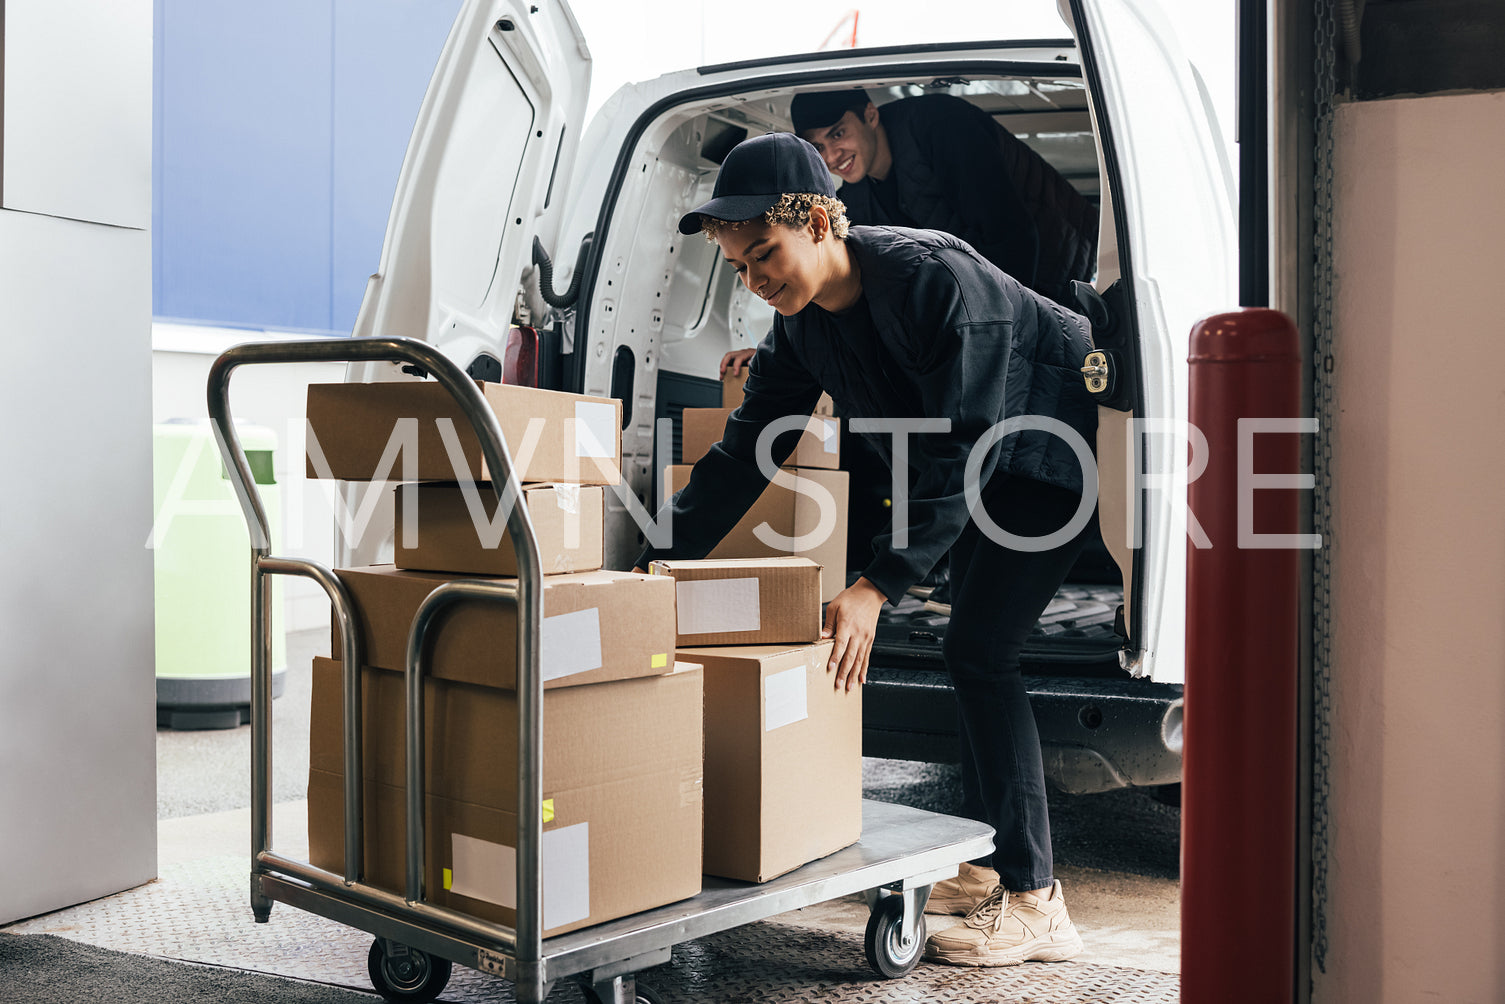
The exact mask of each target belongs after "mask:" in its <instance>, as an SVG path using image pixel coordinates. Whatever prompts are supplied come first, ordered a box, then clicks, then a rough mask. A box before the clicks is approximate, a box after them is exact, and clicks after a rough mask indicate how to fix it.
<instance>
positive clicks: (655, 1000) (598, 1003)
mask: <svg viewBox="0 0 1505 1004" xmlns="http://www.w3.org/2000/svg"><path fill="white" fill-rule="evenodd" d="M633 987H634V991H633V1001H634V1002H635V1004H664V999H663V998H662V997H660V996H659V995H658V991H656V990H654V989H653V988H652V987H650V986H648V985H647V984H646V983H642V982H639V981H634V983H633ZM582 989H584V991H585V999H586V1001H587V1002H589V1004H613V1002H612V1001H610V1000H609V999H608V998H605V997H602V996H601V995H600V994H598V993H597V992H596V991H595V988H593V987H591V986H584V987H582Z"/></svg>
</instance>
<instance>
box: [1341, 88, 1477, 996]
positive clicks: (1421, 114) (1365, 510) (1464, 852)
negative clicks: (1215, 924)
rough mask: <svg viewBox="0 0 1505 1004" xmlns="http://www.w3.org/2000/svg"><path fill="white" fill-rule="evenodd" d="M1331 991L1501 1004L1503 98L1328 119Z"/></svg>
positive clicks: (1385, 106)
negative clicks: (1332, 139)
mask: <svg viewBox="0 0 1505 1004" xmlns="http://www.w3.org/2000/svg"><path fill="white" fill-rule="evenodd" d="M1335 156H1336V177H1337V179H1338V180H1337V182H1336V187H1335V200H1334V202H1335V206H1336V211H1335V215H1334V229H1335V235H1336V246H1335V249H1334V268H1335V272H1336V279H1337V298H1336V302H1335V307H1334V317H1335V325H1334V328H1335V338H1334V355H1335V362H1336V368H1335V371H1334V372H1335V380H1336V388H1335V389H1336V400H1337V406H1338V414H1337V416H1336V419H1335V422H1334V428H1333V430H1332V431H1333V444H1334V456H1335V460H1334V463H1335V476H1336V490H1335V495H1334V518H1335V526H1336V532H1335V533H1334V534H1333V536H1332V540H1331V544H1332V547H1333V596H1334V631H1335V636H1334V677H1333V699H1334V708H1335V711H1334V720H1333V748H1332V758H1333V759H1332V762H1333V794H1332V802H1331V806H1332V810H1333V828H1332V842H1331V856H1330V900H1329V908H1328V914H1327V925H1328V934H1329V938H1330V950H1329V955H1328V959H1327V972H1326V974H1325V975H1324V974H1322V973H1320V972H1319V973H1316V974H1315V975H1316V986H1317V994H1316V996H1315V998H1314V999H1315V1000H1318V1001H1322V1002H1336V1001H1343V1002H1348V1001H1354V1002H1364V1004H1371V1002H1382V1001H1384V1002H1389V1001H1394V1002H1397V1004H1399V1002H1406V1004H1410V1002H1415V1001H1423V1000H1439V1001H1448V1002H1455V1004H1462V1002H1473V1001H1478V1002H1486V1001H1487V1002H1498V1001H1502V1000H1505V434H1502V430H1505V367H1502V364H1501V359H1502V356H1505V300H1502V299H1501V296H1500V293H1499V290H1500V286H1501V276H1502V273H1505V168H1502V165H1505V94H1498V93H1497V94H1476V95H1463V96H1446V97H1429V98H1413V99H1405V100H1392V101H1379V102H1367V103H1361V104H1349V105H1344V106H1342V107H1341V108H1340V109H1339V113H1338V116H1337V122H1336V148H1335Z"/></svg>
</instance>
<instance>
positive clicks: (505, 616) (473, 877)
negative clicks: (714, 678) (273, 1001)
mask: <svg viewBox="0 0 1505 1004" xmlns="http://www.w3.org/2000/svg"><path fill="white" fill-rule="evenodd" d="M482 391H483V395H484V397H485V399H486V400H487V402H488V403H490V404H491V406H492V407H493V408H494V409H495V410H496V412H497V417H498V420H499V422H500V424H501V426H502V429H503V433H504V435H505V436H506V437H507V442H508V445H509V448H510V450H511V458H512V461H513V464H514V466H515V468H516V472H517V476H518V478H519V480H520V481H522V482H524V483H525V484H524V487H523V489H522V491H521V494H520V497H519V498H518V499H517V500H516V504H518V505H521V506H524V507H525V508H526V511H527V512H528V514H529V516H530V520H531V522H532V525H533V529H534V535H535V537H536V539H537V541H538V545H539V550H540V559H541V564H542V568H543V571H544V573H545V574H544V577H543V580H542V582H541V583H540V585H541V587H542V603H543V613H544V617H543V625H542V635H541V637H540V639H539V642H538V644H539V659H540V667H541V671H542V675H543V678H544V679H543V686H544V688H545V696H544V707H543V717H544V739H543V741H544V750H543V763H542V767H541V769H542V778H543V785H544V792H543V799H544V802H543V805H541V806H540V807H539V811H540V812H541V813H542V814H543V818H544V839H543V859H542V875H541V880H542V883H543V907H544V932H545V934H548V935H553V934H559V933H563V932H565V931H570V930H574V929H576V928H580V927H585V926H589V925H591V924H597V923H601V922H604V921H607V920H611V919H614V918H616V917H621V916H624V915H626V914H629V913H635V912H637V911H640V910H645V909H649V908H651V907H655V906H660V905H663V904H665V903H670V902H674V901H675V900H679V899H684V898H686V897H688V896H692V895H695V894H696V893H698V892H699V891H700V875H701V867H700V847H701V829H702V822H701V820H702V789H701V778H702V772H703V769H704V767H703V759H702V734H701V727H702V716H703V707H702V696H703V695H702V679H703V677H702V673H701V671H700V668H699V667H698V666H696V665H693V664H683V663H676V662H675V660H674V658H673V655H672V653H673V651H674V647H675V633H674V632H675V613H674V589H673V584H672V582H669V581H668V580H666V579H663V578H656V577H653V576H648V575H641V574H634V573H628V572H612V571H605V570H601V568H600V566H601V561H602V525H601V524H602V487H601V486H603V485H608V484H615V483H616V482H617V481H618V480H619V478H620V474H619V467H618V463H619V461H618V449H619V446H618V430H619V428H620V421H619V416H620V410H619V408H620V406H619V404H618V402H616V401H613V400H607V399H599V398H587V397H581V396H579V395H573V394H562V393H558V392H554V391H541V390H535V389H532V388H520V387H508V386H499V385H482ZM308 415H309V423H310V431H311V436H310V446H309V467H310V472H311V473H313V474H323V475H325V476H333V477H338V478H343V479H346V480H373V479H386V478H388V477H389V476H390V474H391V473H392V472H393V471H395V472H397V473H398V474H399V475H400V476H402V477H405V478H413V479H448V480H447V481H435V482H420V481H417V480H415V481H414V482H412V483H405V484H400V485H398V486H397V489H396V491H397V500H396V501H397V511H398V520H397V523H398V526H397V535H396V539H397V547H396V555H397V563H396V564H393V565H375V566H367V567H362V568H345V569H337V570H336V574H337V575H338V576H339V578H340V580H341V581H342V582H343V583H344V585H345V587H346V589H347V590H348V592H349V594H350V597H351V599H352V601H353V606H354V608H355V614H356V620H357V624H358V631H359V637H360V640H361V652H362V663H363V668H362V671H361V673H362V681H363V688H362V709H361V718H362V737H363V743H364V756H363V761H362V762H363V773H364V778H363V783H364V787H365V792H366V798H365V843H364V861H365V873H364V878H365V880H366V881H368V882H371V883H373V884H375V885H378V886H381V887H384V888H387V889H391V890H393V891H397V892H400V891H402V882H403V876H404V874H405V866H404V856H403V855H404V843H405V823H404V813H405V808H404V806H405V788H404V783H405V773H404V766H403V765H404V759H403V758H404V735H405V732H406V729H405V726H404V721H405V704H404V693H405V690H404V678H403V675H402V673H403V670H404V668H405V663H406V653H407V641H408V632H409V627H410V624H411V622H412V618H413V614H414V612H415V611H416V610H417V608H418V606H419V604H420V603H422V601H423V600H424V598H425V597H426V596H428V594H429V593H430V592H431V591H432V590H433V589H434V588H436V587H437V586H439V585H441V584H442V583H444V582H447V581H450V580H451V579H453V578H456V577H463V578H467V579H477V578H482V577H488V576H495V577H497V578H495V579H494V581H496V582H499V583H509V582H515V581H516V580H515V579H508V578H505V576H508V575H515V574H516V572H517V564H516V561H515V557H514V551H513V547H512V542H511V540H510V539H508V537H507V534H506V532H505V527H506V518H505V513H504V512H499V511H498V508H499V507H498V499H497V495H496V492H495V491H494V490H493V489H492V487H491V486H490V485H489V484H488V483H486V477H487V475H486V471H485V467H484V464H483V463H482V461H481V458H480V451H479V444H478V442H477V441H476V439H475V437H474V435H473V433H472V431H471V429H470V427H469V425H468V423H466V422H465V421H464V420H463V419H461V417H460V414H459V409H458V407H457V406H455V405H454V403H453V401H452V400H451V399H450V398H449V395H448V394H447V393H446V392H445V391H444V390H443V389H442V388H440V387H438V386H437V385H435V384H433V383H427V382H421V381H400V382H391V383H377V384H336V385H315V386H312V387H310V388H309V404H308ZM446 419H448V420H449V422H451V423H453V424H452V425H450V426H448V427H446V425H445V420H446ZM393 437H395V438H396V439H397V441H398V442H399V443H400V444H401V445H402V451H401V453H399V451H397V450H392V451H390V453H389V450H388V445H387V444H388V443H389V442H390V441H391V439H392V438H393ZM409 451H411V452H412V453H413V456H411V457H410V456H407V455H406V454H407V453H408V452H409ZM394 460H395V466H389V469H388V470H387V471H384V470H383V469H382V468H383V465H384V463H387V464H390V463H391V461H394ZM457 478H458V479H462V480H459V481H456V480H455V479H457ZM471 478H473V479H476V480H478V481H480V482H481V483H480V484H474V483H468V482H467V481H466V480H463V479H471ZM405 522H407V523H410V526H409V529H410V530H415V531H416V534H407V535H405V534H404V526H403V524H404V523H405ZM517 624H518V620H517V611H516V608H515V607H514V606H512V605H511V604H509V603H490V602H467V603H463V604H460V605H457V606H454V607H451V608H449V610H448V612H447V613H445V614H444V615H442V616H441V617H440V618H439V619H437V620H436V622H435V624H434V627H433V628H431V630H430V640H429V642H428V644H427V645H426V656H425V658H426V662H425V667H426V679H425V680H424V693H425V699H424V715H425V729H424V735H425V742H426V752H425V768H426V776H425V792H426V813H427V820H428V822H427V826H426V829H425V838H426V840H427V843H428V846H427V847H426V848H425V861H426V866H427V873H426V875H425V894H426V897H427V899H428V900H429V901H430V902H434V903H438V904H441V905H444V906H447V907H450V908H452V909H456V910H459V911H462V912H465V913H468V914H471V915H474V916H477V917H481V918H484V919H488V920H493V921H496V922H499V923H503V924H509V925H510V924H512V923H514V921H515V914H514V910H515V906H516V899H515V893H516V889H515V869H516V853H515V850H514V848H515V847H516V834H517V817H516V812H517V779H518V763H517V738H516V737H517V701H516V693H515V691H516V686H517V663H516V652H517V630H518V628H517ZM341 642H342V639H341V634H340V631H339V630H338V626H336V630H335V631H334V632H333V648H334V654H335V657H336V658H339V657H340V656H341V647H342V644H341ZM341 694H342V691H341V675H340V664H339V663H337V662H334V661H330V660H319V661H317V662H316V664H315V667H314V698H313V725H312V737H311V743H310V746H311V748H310V773H309V847H310V860H311V862H312V863H313V864H315V865H317V866H319V867H321V868H326V869H329V870H331V871H336V872H338V871H342V870H343V867H344V851H343V848H344V800H343V785H344V770H345V765H344V759H343V755H342V752H341V751H342V749H343V745H342V738H341V737H342V735H343V731H342V730H343V728H344V723H343V705H342V697H341Z"/></svg>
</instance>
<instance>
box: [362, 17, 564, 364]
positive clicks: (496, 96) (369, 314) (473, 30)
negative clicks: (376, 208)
mask: <svg viewBox="0 0 1505 1004" xmlns="http://www.w3.org/2000/svg"><path fill="white" fill-rule="evenodd" d="M589 88H590V52H589V50H588V49H587V48H586V45H585V38H584V35H583V34H582V33H581V31H580V26H579V25H578V24H577V23H576V21H575V16H574V14H573V13H571V11H570V8H569V6H568V5H567V4H566V3H565V2H564V0H466V3H465V5H464V6H463V7H462V8H461V10H460V13H459V15H458V16H457V17H456V19H455V23H454V27H452V28H451V29H450V33H449V38H448V40H447V41H446V42H445V44H444V50H443V52H441V53H440V56H439V62H438V65H437V66H436V67H435V69H434V76H433V79H432V80H431V81H430V82H429V88H428V92H427V94H425V95H424V99H423V105H422V106H421V108H420V109H419V112H418V121H417V123H416V124H415V125H414V128H413V137H412V139H411V140H410V141H409V143H408V152H407V155H406V157H405V158H404V160H403V165H402V173H401V175H400V176H399V177H398V182H397V193H396V196H395V197H394V199H393V202H392V213H391V216H390V218H389V219H388V222H387V235H386V240H385V242H384V244H383V247H382V255H381V265H380V268H379V271H378V272H377V274H376V275H373V276H372V277H371V279H370V280H369V282H368V284H367V287H366V295H365V298H364V299H363V300H362V302H361V309H360V313H359V315H358V316H357V318H356V323H355V331H354V334H355V335H357V336H407V337H412V338H422V339H424V340H426V341H430V342H433V343H434V344H436V345H438V346H439V347H440V348H441V349H443V350H444V352H445V353H446V354H447V355H449V356H450V357H451V358H452V359H454V360H455V362H457V363H458V364H459V365H460V366H462V367H465V366H470V365H471V364H472V362H474V361H475V360H476V359H477V357H478V356H480V355H482V354H489V355H492V356H493V357H494V358H496V359H500V358H501V352H502V348H503V346H504V344H505V339H506V335H507V330H508V327H509V326H510V324H511V321H512V317H513V313H514V308H515V304H516V302H517V293H518V289H519V285H520V278H521V276H522V273H523V270H524V269H525V268H527V266H528V265H529V262H530V254H531V248H532V242H533V238H534V236H538V237H539V238H541V239H542V241H543V243H544V245H545V246H546V247H549V248H552V247H554V245H555V238H556V236H557V231H558V228H559V220H560V217H561V213H560V212H559V209H560V204H561V203H562V202H563V195H564V187H565V185H566V184H567V182H568V180H569V178H570V175H571V172H572V167H573V161H574V155H575V150H576V148H577V146H578V142H579V137H580V126H581V122H582V120H583V119H584V116H585V104H586V98H587V94H588V91H589ZM383 369H384V367H382V366H372V367H366V366H352V368H351V371H350V375H349V379H352V380H365V379H380V377H381V376H382V375H383V374H382V372H381V371H382V370H383Z"/></svg>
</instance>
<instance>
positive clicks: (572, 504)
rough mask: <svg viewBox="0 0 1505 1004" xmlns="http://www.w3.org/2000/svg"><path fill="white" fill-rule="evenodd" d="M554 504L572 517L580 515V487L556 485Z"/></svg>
mask: <svg viewBox="0 0 1505 1004" xmlns="http://www.w3.org/2000/svg"><path fill="white" fill-rule="evenodd" d="M554 502H555V504H556V505H558V506H559V508H560V509H562V510H564V511H565V512H567V513H569V514H570V515H571V516H578V515H580V486H579V485H555V486H554Z"/></svg>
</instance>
